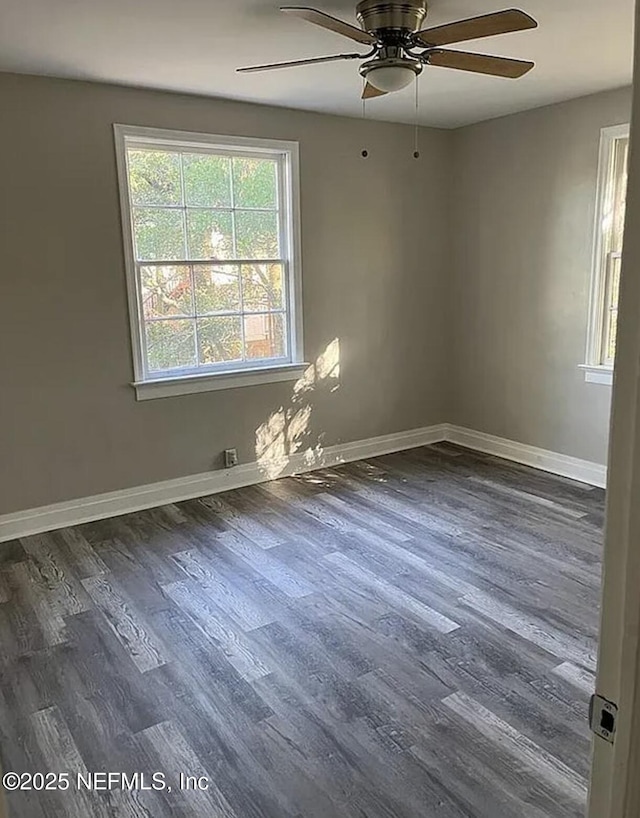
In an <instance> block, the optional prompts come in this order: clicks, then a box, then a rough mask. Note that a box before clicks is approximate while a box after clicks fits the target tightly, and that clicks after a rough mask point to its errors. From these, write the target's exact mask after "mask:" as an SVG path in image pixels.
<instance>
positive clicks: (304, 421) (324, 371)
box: [256, 338, 340, 480]
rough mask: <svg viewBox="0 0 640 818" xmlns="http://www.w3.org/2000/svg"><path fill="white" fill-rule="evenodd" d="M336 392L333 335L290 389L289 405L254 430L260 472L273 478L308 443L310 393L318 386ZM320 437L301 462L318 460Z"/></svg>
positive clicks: (337, 378) (336, 344)
mask: <svg viewBox="0 0 640 818" xmlns="http://www.w3.org/2000/svg"><path fill="white" fill-rule="evenodd" d="M319 388H323V389H327V390H328V391H329V392H336V391H337V390H338V389H339V388H340V339H339V338H334V339H333V341H331V343H329V344H328V345H327V347H326V349H325V350H324V352H323V353H322V354H321V355H319V356H318V358H317V359H316V362H315V363H313V364H311V365H310V366H309V367H308V368H307V369H306V370H305V372H304V374H303V376H302V377H301V378H300V380H298V381H296V383H295V385H294V387H293V390H292V393H291V405H290V406H289V408H287V409H285V408H284V406H281V407H280V408H279V409H276V410H275V411H274V412H272V413H271V415H270V416H269V418H268V419H267V420H266V421H265V422H264V423H263V424H261V425H260V426H259V427H258V429H257V430H256V460H257V461H258V466H259V467H260V470H261V471H262V473H263V474H264V475H266V476H267V477H268V478H269V479H270V480H275V479H276V478H277V477H279V476H280V475H281V474H282V473H283V472H284V470H285V469H286V468H287V466H288V464H289V461H290V459H291V456H292V455H294V454H298V453H299V452H301V451H303V449H304V447H305V445H308V444H309V440H308V438H309V435H310V431H309V426H310V421H311V415H312V412H313V406H312V404H311V398H312V393H313V392H314V391H315V390H317V389H319ZM322 437H323V435H320V436H319V439H318V442H317V444H316V445H315V446H310V445H309V446H308V448H307V449H306V450H305V451H304V460H305V463H306V464H307V465H309V466H312V465H314V464H316V463H318V464H319V463H321V461H322V455H323V451H324V450H323V446H322Z"/></svg>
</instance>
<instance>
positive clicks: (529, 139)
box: [0, 74, 630, 514]
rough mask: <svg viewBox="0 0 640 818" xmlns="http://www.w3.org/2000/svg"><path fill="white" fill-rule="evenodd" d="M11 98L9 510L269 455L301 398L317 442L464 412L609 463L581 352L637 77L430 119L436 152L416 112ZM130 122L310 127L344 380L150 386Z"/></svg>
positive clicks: (4, 282) (61, 95)
mask: <svg viewBox="0 0 640 818" xmlns="http://www.w3.org/2000/svg"><path fill="white" fill-rule="evenodd" d="M0 102H1V104H2V110H3V113H4V115H5V122H7V123H10V127H5V128H4V129H3V130H2V132H1V133H0V149H1V152H2V156H3V159H4V162H3V176H2V191H3V195H2V197H0V230H1V232H2V236H1V246H2V251H3V253H2V261H3V267H2V272H1V273H0V303H1V304H2V307H3V316H2V324H1V325H0V326H1V329H0V334H1V341H0V384H1V387H0V389H1V392H0V395H1V399H0V463H1V464H2V467H1V469H0V514H3V513H9V512H12V511H17V510H21V509H26V508H31V507H34V506H39V505H43V504H48V503H53V502H57V501H61V500H67V499H73V498H77V497H83V496H86V495H90V494H96V493H101V492H105V491H110V490H114V489H121V488H127V487H130V486H135V485H140V484H144V483H150V482H155V481H159V480H165V479H170V478H175V477H181V476H184V475H188V474H195V473H199V472H204V471H207V470H209V469H214V468H219V467H220V466H221V463H220V452H221V450H222V449H223V448H225V447H228V446H237V447H238V448H239V451H240V458H241V461H243V462H247V461H252V460H255V459H256V432H257V430H258V429H260V427H261V426H262V425H263V424H264V423H265V422H268V421H269V419H270V418H272V417H274V416H275V415H277V414H278V413H279V412H284V413H285V414H286V413H289V417H290V418H291V417H292V416H293V415H294V414H295V413H296V412H298V411H299V410H300V409H302V410H303V417H304V419H305V420H304V423H303V424H301V429H300V430H299V434H298V437H297V442H296V444H295V445H296V448H297V450H302V451H304V450H306V449H308V448H315V447H317V446H329V445H332V444H335V443H340V442H344V441H352V440H358V439H363V438H367V437H373V436H377V435H383V434H388V433H391V432H395V431H401V430H405V429H412V428H416V427H420V426H428V425H431V424H435V423H441V422H444V421H450V422H454V423H457V424H460V425H462V426H466V427H469V428H472V429H477V430H480V431H485V432H488V433H491V434H496V435H499V436H503V437H506V438H510V439H513V440H517V441H520V442H523V443H528V444H532V445H536V446H540V447H543V448H547V449H551V450H553V451H558V452H563V453H566V454H569V455H573V456H575V457H580V458H585V459H587V460H593V461H596V462H605V459H606V443H607V437H608V415H609V401H610V388H609V387H605V386H600V385H593V384H586V383H585V382H584V377H583V375H582V373H581V372H580V371H579V370H578V369H577V365H578V364H579V363H581V362H582V359H583V355H584V345H585V333H586V321H587V308H588V289H589V277H590V274H591V247H592V228H593V217H594V204H595V184H596V172H597V156H598V140H599V131H600V128H601V127H603V126H606V125H612V124H616V123H620V122H623V121H626V120H628V118H629V110H630V92H629V91H617V92H610V93H607V94H600V95H596V96H593V97H587V98H584V99H580V100H574V101H572V102H568V103H563V104H560V105H556V106H551V107H548V108H543V109H539V110H536V111H530V112H527V113H524V114H517V115H515V116H511V117H507V118H504V119H500V120H495V121H491V122H487V123H483V124H480V125H477V126H472V127H469V128H464V129H461V130H459V131H455V132H445V131H437V130H432V129H422V135H421V140H422V145H421V150H422V158H421V160H420V161H419V162H418V161H416V160H414V159H413V157H412V150H413V133H412V129H411V128H409V127H406V126H401V125H390V124H385V123H374V122H364V121H359V120H354V119H346V118H340V117H331V116H325V115H316V114H309V113H303V112H297V111H287V110H283V109H273V108H267V107H262V106H252V105H247V104H242V103H234V102H229V101H222V100H210V99H203V98H199V97H193V96H191V97H190V96H181V95H177V94H164V93H160V92H151V91H142V90H136V89H126V88H117V87H113V86H106V85H98V84H86V83H81V82H70V81H62V80H51V79H44V78H36V77H21V76H12V75H8V74H0ZM114 122H121V123H127V124H139V125H152V126H157V127H166V128H176V129H184V130H195V131H208V132H212V133H230V134H237V135H255V136H260V137H273V138H281V139H296V140H299V142H300V146H301V176H302V179H301V186H302V190H301V196H302V232H303V235H302V251H303V287H304V321H305V349H306V357H307V360H310V361H314V360H315V359H316V358H317V356H319V355H321V354H322V352H323V350H325V349H326V347H327V345H328V344H330V343H331V342H332V341H333V340H334V339H336V338H337V339H339V341H340V378H339V383H336V381H335V380H325V381H323V382H322V383H320V384H319V385H318V386H317V388H316V389H315V390H314V391H313V392H312V393H309V395H308V396H307V398H306V399H305V400H304V401H303V402H302V404H300V403H295V402H294V401H293V400H292V386H293V384H292V383H284V384H283V383H280V384H272V385H265V386H255V387H247V388H242V389H234V390H228V391H223V392H212V393H205V394H198V395H187V396H181V397H174V398H166V399H161V400H153V401H145V402H136V400H135V394H134V391H133V389H132V388H131V386H130V385H129V384H130V381H131V380H132V378H133V373H132V365H131V352H130V340H129V325H128V314H127V304H126V288H125V277H124V264H123V252H122V238H121V230H120V214H119V209H118V191H117V183H116V170H115V157H114V147H113V135H112V124H113V123H114ZM363 147H366V148H367V149H368V150H369V158H368V159H366V160H365V159H363V158H362V157H361V156H360V152H361V150H362V148H363ZM336 386H337V388H336ZM299 417H300V416H299ZM293 425H295V421H294V424H293Z"/></svg>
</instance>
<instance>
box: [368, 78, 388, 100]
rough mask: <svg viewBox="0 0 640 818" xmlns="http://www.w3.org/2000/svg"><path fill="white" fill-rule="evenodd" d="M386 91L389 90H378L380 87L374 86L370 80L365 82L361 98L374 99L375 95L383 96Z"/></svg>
mask: <svg viewBox="0 0 640 818" xmlns="http://www.w3.org/2000/svg"><path fill="white" fill-rule="evenodd" d="M387 93H389V92H388V91H380V89H378V88H374V86H373V85H371V83H370V82H366V83H365V86H364V88H363V90H362V99H375V97H383V96H384V95H385V94H387Z"/></svg>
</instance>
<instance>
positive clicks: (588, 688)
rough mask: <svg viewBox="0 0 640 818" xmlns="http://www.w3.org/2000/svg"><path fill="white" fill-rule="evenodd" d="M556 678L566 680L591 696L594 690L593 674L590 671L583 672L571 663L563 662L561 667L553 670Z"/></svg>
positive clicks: (594, 679)
mask: <svg viewBox="0 0 640 818" xmlns="http://www.w3.org/2000/svg"><path fill="white" fill-rule="evenodd" d="M553 672H554V673H555V674H556V676H560V677H561V678H562V679H566V680H567V681H568V682H571V684H572V685H575V686H576V687H577V688H578V689H580V690H582V691H584V692H585V693H588V694H589V695H591V694H592V693H594V692H595V689H596V677H595V673H592V672H591V671H590V670H585V668H583V667H579V666H578V665H574V664H573V662H563V663H562V664H561V665H558V667H556V668H554V669H553Z"/></svg>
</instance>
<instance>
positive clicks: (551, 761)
mask: <svg viewBox="0 0 640 818" xmlns="http://www.w3.org/2000/svg"><path fill="white" fill-rule="evenodd" d="M442 703H443V704H444V705H445V706H446V707H448V708H449V709H450V710H453V712H454V713H456V714H457V715H459V716H461V717H462V718H463V719H465V720H466V721H468V722H469V723H470V724H472V725H473V726H474V727H475V728H476V729H477V730H478V731H479V732H480V733H482V735H484V736H485V737H486V738H488V739H489V740H491V741H493V742H495V744H496V745H498V746H500V747H501V748H502V749H504V750H506V752H508V753H509V754H510V755H512V756H513V757H514V759H515V760H516V761H517V762H519V763H520V764H522V765H523V766H524V767H526V768H528V769H530V770H531V771H532V772H533V774H534V775H535V776H536V777H537V778H540V779H543V780H545V781H548V782H549V783H550V784H551V785H552V786H553V787H555V788H557V790H558V792H559V793H561V794H562V795H564V796H568V797H571V798H573V799H574V800H575V801H577V802H578V803H579V804H584V803H586V799H587V782H586V781H585V780H584V778H582V776H580V775H578V774H577V773H576V772H575V771H574V770H572V769H571V768H570V767H567V765H566V764H564V763H563V762H562V761H561V760H560V759H559V758H556V757H555V756H551V755H550V754H549V753H547V752H546V751H545V750H543V749H542V748H541V747H539V746H538V745H536V744H535V743H534V742H532V741H531V740H530V739H528V738H527V737H526V736H524V735H522V733H519V732H518V731H517V730H514V728H513V727H511V725H509V724H507V723H506V722H505V721H503V720H502V719H500V718H498V716H496V715H495V714H494V713H492V712H491V711H490V710H487V708H486V707H483V706H482V705H481V704H480V703H479V702H477V701H475V700H474V699H471V698H470V697H469V696H466V695H465V694H464V693H460V692H458V693H452V694H451V695H450V696H447V698H446V699H443V702H442Z"/></svg>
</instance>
